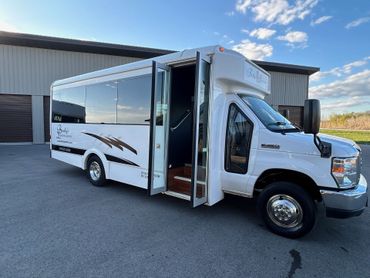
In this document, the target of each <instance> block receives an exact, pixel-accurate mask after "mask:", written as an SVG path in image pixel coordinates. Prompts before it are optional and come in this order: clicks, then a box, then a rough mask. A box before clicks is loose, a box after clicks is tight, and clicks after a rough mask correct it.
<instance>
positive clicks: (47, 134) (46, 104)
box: [44, 96, 50, 142]
mask: <svg viewBox="0 0 370 278" xmlns="http://www.w3.org/2000/svg"><path fill="white" fill-rule="evenodd" d="M44 133H45V142H49V141H50V97H47V96H44Z"/></svg>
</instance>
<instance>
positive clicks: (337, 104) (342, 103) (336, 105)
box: [321, 97, 370, 110]
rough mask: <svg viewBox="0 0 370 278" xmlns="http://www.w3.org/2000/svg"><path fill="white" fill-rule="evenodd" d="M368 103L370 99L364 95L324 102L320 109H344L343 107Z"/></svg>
mask: <svg viewBox="0 0 370 278" xmlns="http://www.w3.org/2000/svg"><path fill="white" fill-rule="evenodd" d="M363 104H369V105H370V100H369V99H367V98H364V97H352V98H347V99H341V100H338V101H334V102H329V103H325V102H324V104H323V105H322V106H321V108H322V109H326V110H334V109H336V110H337V109H345V108H352V109H351V110H353V107H354V106H357V105H363Z"/></svg>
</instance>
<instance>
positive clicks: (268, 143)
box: [258, 129, 360, 157]
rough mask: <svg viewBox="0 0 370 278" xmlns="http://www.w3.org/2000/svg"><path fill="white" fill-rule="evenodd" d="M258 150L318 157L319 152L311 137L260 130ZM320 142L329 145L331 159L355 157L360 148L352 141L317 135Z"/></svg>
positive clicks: (295, 133)
mask: <svg viewBox="0 0 370 278" xmlns="http://www.w3.org/2000/svg"><path fill="white" fill-rule="evenodd" d="M260 135H261V136H260V140H259V144H258V148H259V149H261V150H266V149H270V150H276V151H281V152H289V153H297V154H304V155H320V152H319V150H318V149H317V147H316V146H315V144H314V140H313V135H312V134H305V133H303V132H287V133H285V134H282V133H280V132H271V131H270V130H268V129H262V130H261V133H260ZM318 136H319V138H320V139H321V141H324V142H327V143H330V144H331V148H332V157H350V156H355V155H356V154H357V153H358V151H359V150H360V147H359V146H358V145H357V144H356V143H355V142H353V141H352V140H348V139H344V138H341V137H336V136H331V135H326V134H318Z"/></svg>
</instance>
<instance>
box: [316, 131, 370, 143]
mask: <svg viewBox="0 0 370 278" xmlns="http://www.w3.org/2000/svg"><path fill="white" fill-rule="evenodd" d="M320 133H324V134H330V135H334V136H338V137H343V138H347V139H351V140H353V141H355V142H356V143H357V144H370V130H338V129H320Z"/></svg>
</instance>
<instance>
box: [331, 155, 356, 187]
mask: <svg viewBox="0 0 370 278" xmlns="http://www.w3.org/2000/svg"><path fill="white" fill-rule="evenodd" d="M331 172H332V174H333V176H334V178H335V180H336V181H337V184H338V186H339V187H341V188H348V187H353V186H355V185H356V184H357V181H358V175H359V172H358V157H349V158H333V166H332V169H331Z"/></svg>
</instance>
